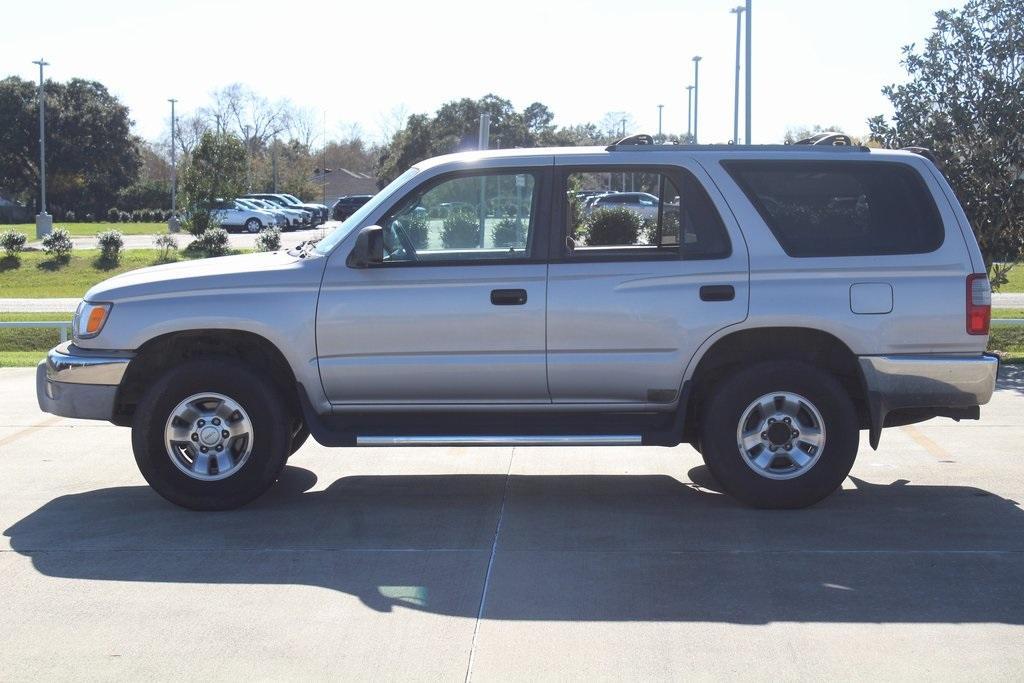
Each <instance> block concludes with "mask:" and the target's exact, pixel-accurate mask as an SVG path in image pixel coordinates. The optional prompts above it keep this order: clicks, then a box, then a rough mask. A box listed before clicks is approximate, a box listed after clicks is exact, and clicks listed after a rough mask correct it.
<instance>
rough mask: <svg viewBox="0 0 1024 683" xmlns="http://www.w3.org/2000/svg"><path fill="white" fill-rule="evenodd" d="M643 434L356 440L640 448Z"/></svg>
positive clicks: (361, 439) (365, 442) (359, 440)
mask: <svg viewBox="0 0 1024 683" xmlns="http://www.w3.org/2000/svg"><path fill="white" fill-rule="evenodd" d="M642 443H643V438H642V437H641V436H640V435H639V434H579V435H562V436H552V435H539V436H456V435H452V436H375V435H373V436H367V435H362V436H356V446H640V445H642Z"/></svg>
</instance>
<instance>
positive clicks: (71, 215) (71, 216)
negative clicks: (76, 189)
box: [64, 209, 75, 223]
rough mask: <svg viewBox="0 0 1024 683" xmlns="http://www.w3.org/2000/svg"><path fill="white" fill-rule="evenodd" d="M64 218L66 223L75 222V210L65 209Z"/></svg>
mask: <svg viewBox="0 0 1024 683" xmlns="http://www.w3.org/2000/svg"><path fill="white" fill-rule="evenodd" d="M64 220H66V221H67V222H68V223H74V222H75V212H74V211H71V210H70V209H68V210H67V211H65V212H64Z"/></svg>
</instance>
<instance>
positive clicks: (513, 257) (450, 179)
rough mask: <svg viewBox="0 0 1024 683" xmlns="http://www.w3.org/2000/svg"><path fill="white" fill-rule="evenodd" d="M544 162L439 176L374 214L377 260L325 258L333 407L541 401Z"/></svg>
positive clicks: (321, 337)
mask: <svg viewBox="0 0 1024 683" xmlns="http://www.w3.org/2000/svg"><path fill="white" fill-rule="evenodd" d="M549 183H550V167H541V168H517V169H505V168H503V169H491V170H482V171H473V172H457V173H450V174H442V175H440V176H434V177H432V178H429V179H426V180H424V181H423V182H422V183H421V184H419V185H418V186H417V187H416V188H415V189H413V190H412V191H410V192H409V193H407V194H406V195H405V196H404V197H403V198H402V199H400V200H399V201H398V202H397V203H396V204H395V206H394V207H393V208H392V209H390V210H389V211H388V212H387V213H386V214H385V215H384V216H383V217H382V219H381V220H379V221H378V223H379V224H380V225H381V227H382V228H383V230H384V262H383V263H382V264H380V265H377V266H373V267H369V268H350V267H348V266H347V265H346V263H345V261H346V258H347V256H348V251H349V250H348V249H345V248H342V249H337V250H335V251H334V253H332V255H331V259H330V262H329V263H328V264H327V270H326V272H325V276H324V281H323V285H322V287H321V292H320V299H319V304H318V308H317V330H316V336H317V352H318V356H319V364H320V376H321V378H322V380H323V384H324V389H325V391H326V393H327V396H328V398H329V400H330V401H331V402H332V403H333V404H335V405H381V404H385V405H402V404H433V405H444V404H497V403H549V402H550V397H549V394H548V387H547V374H546V372H545V346H544V344H545V339H544V330H545V305H546V297H547V265H546V263H545V257H546V253H545V249H546V243H545V240H546V235H547V231H546V228H547V225H546V222H547V221H546V218H547V216H548V214H549V212H548V211H547V210H546V209H545V207H546V204H547V202H546V201H542V195H544V194H545V193H544V192H542V190H543V189H544V188H545V187H546V186H547V185H548V184H549Z"/></svg>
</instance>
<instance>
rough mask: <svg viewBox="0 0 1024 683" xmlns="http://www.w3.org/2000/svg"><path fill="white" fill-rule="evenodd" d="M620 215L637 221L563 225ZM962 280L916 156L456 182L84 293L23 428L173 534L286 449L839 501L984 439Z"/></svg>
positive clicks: (534, 159) (629, 147)
mask: <svg viewBox="0 0 1024 683" xmlns="http://www.w3.org/2000/svg"><path fill="white" fill-rule="evenodd" d="M626 187H628V188H630V189H631V190H633V191H635V192H644V193H647V194H649V195H651V196H652V197H654V198H655V202H656V204H657V206H656V210H655V211H654V212H652V213H650V214H647V215H634V214H631V213H630V212H629V211H628V210H615V211H603V212H602V211H595V212H592V213H589V214H588V213H587V212H585V211H584V210H583V208H582V202H581V201H580V199H579V198H580V197H585V196H587V194H588V193H590V194H594V193H601V192H608V191H615V190H617V189H618V190H623V189H625V188H626ZM445 207H447V209H446V208H445ZM452 207H456V208H454V209H453V208H452ZM984 273H985V266H984V263H983V261H982V257H981V253H980V252H979V249H978V245H977V243H976V241H975V239H974V236H973V233H972V231H971V227H970V225H969V224H968V222H967V218H966V216H965V215H964V212H963V211H962V210H961V208H960V205H959V204H958V203H957V200H956V198H955V196H954V195H953V192H952V190H951V189H950V187H949V185H948V184H947V183H946V181H945V180H944V179H943V177H942V175H941V173H940V172H939V171H938V170H937V169H936V167H935V166H934V165H933V164H932V162H931V161H929V160H928V159H926V158H924V157H923V156H919V155H918V154H915V153H911V152H893V151H878V150H868V149H865V148H860V147H846V148H843V147H822V146H800V145H796V146H786V147H782V146H764V147H737V146H728V147H715V146H699V147H697V146H694V147H685V146H661V145H648V144H630V143H629V142H624V143H622V144H617V145H613V146H611V147H609V148H574V149H518V150H502V151H489V152H480V153H467V154H457V155H452V156H445V157H439V158H435V159H430V160H428V161H424V162H422V163H420V164H418V165H417V166H416V167H415V168H412V169H410V170H408V171H406V172H405V173H404V174H402V175H401V176H400V177H398V178H397V179H396V180H395V181H394V182H392V183H391V184H390V185H389V186H388V187H387V188H385V189H384V190H383V191H381V192H380V193H379V194H377V195H376V196H374V197H373V199H372V200H370V201H369V202H368V203H367V204H365V205H364V206H362V207H361V208H360V209H359V210H358V211H356V213H355V214H353V215H352V216H351V217H350V218H349V219H348V220H346V221H345V222H344V223H343V224H342V225H341V226H340V227H338V228H336V229H335V230H334V231H333V232H332V233H330V234H329V235H328V236H327V237H326V238H324V239H322V240H321V241H319V242H318V243H315V244H312V243H305V244H303V245H301V246H300V247H299V248H296V249H293V250H291V251H287V252H285V251H280V252H275V253H270V254H248V255H241V256H231V257H226V258H218V259H210V260H206V261H201V262H195V261H192V262H188V263H180V264H172V265H164V266H158V267H154V268H146V269H142V270H137V271H133V272H130V273H126V274H123V275H118V276H116V277H114V278H111V279H109V280H107V281H105V282H103V283H101V284H99V285H96V286H95V287H93V288H92V289H91V290H89V292H88V293H87V294H86V296H85V300H84V301H83V302H82V304H81V306H80V307H79V310H78V312H77V314H76V316H75V334H74V340H73V341H72V342H70V343H66V344H62V345H60V346H58V347H56V348H55V349H53V350H52V351H51V352H50V353H49V357H48V358H47V360H46V361H45V362H44V363H43V364H41V365H40V366H39V369H38V378H37V384H38V398H39V404H40V406H41V407H42V409H43V410H45V411H48V412H51V413H54V414H56V415H63V416H68V417H79V418H92V419H99V420H109V421H111V422H113V423H114V424H117V425H124V426H130V427H131V428H132V445H133V448H134V452H135V458H136V461H137V463H138V465H139V467H140V469H141V470H142V474H143V475H144V476H145V478H146V480H147V481H148V482H149V483H150V484H151V485H152V486H153V488H155V489H156V490H157V492H159V493H160V494H161V495H162V496H164V497H165V498H167V499H168V500H170V501H173V502H174V503H177V504H179V505H183V506H186V507H189V508H195V509H204V510H205V509H223V508H233V507H236V506H239V505H243V504H245V503H247V502H248V501H251V500H253V499H254V498H256V497H257V496H259V495H260V494H262V493H263V492H264V491H266V490H267V489H268V488H269V487H270V486H271V485H272V484H273V483H274V481H275V480H276V479H277V477H278V475H279V474H280V472H281V470H282V468H283V467H284V465H285V462H286V461H287V459H288V457H289V455H291V454H292V453H293V452H294V451H295V450H296V449H298V448H299V446H301V444H302V443H303V441H304V440H305V439H306V438H307V436H308V435H309V434H310V433H312V435H313V437H314V438H315V439H316V440H317V441H318V442H319V443H321V444H323V445H325V446H364V447H365V446H400V445H401V446H408V445H418V446H437V445H463V446H488V445H502V444H504V445H508V444H516V445H518V444H528V445H555V446H559V445H569V444H573V445H583V446H611V445H632V446H636V445H653V446H676V445H678V444H680V443H689V444H691V445H692V446H693V447H694V448H696V449H697V450H698V451H699V452H700V453H701V454H702V456H703V457H704V461H705V462H706V463H707V466H708V467H709V468H710V470H711V472H712V473H713V474H714V476H715V477H717V479H718V480H719V482H720V484H721V485H722V486H723V487H724V488H725V489H726V490H727V491H728V492H729V493H731V494H732V495H733V496H735V497H736V498H737V499H739V500H741V501H743V502H744V503H747V504H750V505H754V506H760V507H771V508H780V507H781V508H790V507H801V506H806V505H810V504H813V503H815V502H816V501H819V500H821V499H822V498H824V497H825V496H827V495H828V494H829V493H830V492H832V491H834V490H835V489H836V488H837V487H839V486H840V485H841V483H842V481H843V479H844V478H845V477H846V475H847V474H848V473H849V471H850V468H851V466H852V465H853V461H854V457H855V456H856V453H857V448H858V442H859V436H860V431H861V430H866V431H867V433H868V434H867V436H868V440H869V443H870V444H871V446H873V447H877V445H878V441H879V436H880V433H881V431H882V428H883V427H889V426H894V425H901V424H908V423H912V422H917V421H921V420H926V419H929V418H931V417H934V416H945V417H951V418H954V419H976V418H977V417H978V415H979V406H980V405H981V404H984V403H986V402H987V401H988V400H989V398H990V397H991V394H992V391H993V388H994V384H995V378H996V373H997V369H998V361H997V359H996V358H995V357H993V356H987V355H985V353H984V350H985V347H986V341H987V335H988V326H989V307H990V298H991V295H990V290H989V283H988V280H987V279H986V276H985V274H984Z"/></svg>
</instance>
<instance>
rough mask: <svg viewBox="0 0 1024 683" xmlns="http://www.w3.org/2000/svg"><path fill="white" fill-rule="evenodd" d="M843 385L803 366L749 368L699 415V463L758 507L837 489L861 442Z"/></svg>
mask: <svg viewBox="0 0 1024 683" xmlns="http://www.w3.org/2000/svg"><path fill="white" fill-rule="evenodd" d="M859 436H860V435H859V429H858V422H857V414H856V410H855V409H854V406H853V402H852V401H851V400H850V397H849V395H848V394H847V392H846V390H845V389H844V388H843V387H842V385H841V384H840V383H839V382H838V381H837V380H836V379H835V378H834V377H832V376H831V375H829V374H827V373H825V372H822V371H821V370H819V369H817V368H815V367H814V366H811V365H807V364H805V363H798V362H789V361H784V362H782V361H780V362H767V363H760V364H757V365H753V366H751V367H749V368H744V369H742V370H739V371H737V372H736V373H735V374H733V375H732V376H731V377H729V378H728V379H726V380H725V381H723V382H721V383H719V384H718V386H717V387H716V388H715V391H714V393H713V394H712V396H711V400H710V401H709V402H708V404H707V407H706V409H705V412H704V416H703V420H702V425H701V445H702V455H703V456H704V462H705V463H706V464H707V466H708V469H710V470H711V473H712V474H714V476H715V477H716V478H717V479H718V481H719V483H721V484H722V487H723V488H724V489H725V490H726V491H727V492H728V493H730V494H732V495H733V496H735V497H736V498H737V499H739V500H740V501H742V502H744V503H747V504H748V505H753V506H755V507H763V508H800V507H806V506H808V505H813V504H814V503H816V502H818V501H820V500H821V499H822V498H824V497H825V496H827V495H829V494H830V493H832V492H833V491H835V490H836V489H837V488H839V487H840V486H841V485H842V483H843V480H844V479H845V478H846V476H847V475H848V474H849V473H850V469H851V468H852V467H853V461H854V459H855V458H856V456H857V446H858V440H859Z"/></svg>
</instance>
